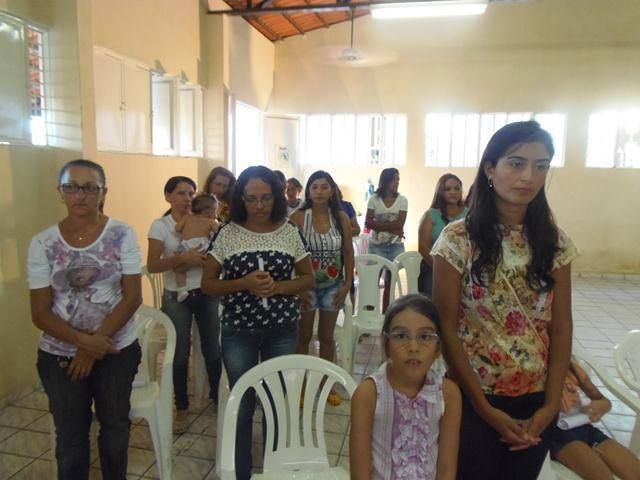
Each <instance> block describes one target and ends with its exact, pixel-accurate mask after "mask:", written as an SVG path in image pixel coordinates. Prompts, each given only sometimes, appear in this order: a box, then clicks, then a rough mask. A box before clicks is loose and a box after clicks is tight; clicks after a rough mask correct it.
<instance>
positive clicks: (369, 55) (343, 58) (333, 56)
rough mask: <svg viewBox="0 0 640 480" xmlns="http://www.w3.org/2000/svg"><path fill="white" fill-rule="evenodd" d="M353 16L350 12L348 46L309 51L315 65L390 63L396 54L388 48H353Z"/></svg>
mask: <svg viewBox="0 0 640 480" xmlns="http://www.w3.org/2000/svg"><path fill="white" fill-rule="evenodd" d="M354 20H355V16H354V15H353V10H352V11H351V28H350V41H349V46H348V47H345V46H344V45H322V46H320V47H315V48H313V49H311V50H310V51H309V57H310V58H311V59H312V60H313V61H314V62H316V63H319V64H321V65H327V66H332V67H351V68H358V67H378V66H381V65H386V64H388V63H391V62H393V61H395V60H397V58H398V54H397V53H396V52H395V51H393V50H391V49H390V48H384V47H373V46H360V47H358V48H356V47H354V44H353V39H354V31H355V25H354Z"/></svg>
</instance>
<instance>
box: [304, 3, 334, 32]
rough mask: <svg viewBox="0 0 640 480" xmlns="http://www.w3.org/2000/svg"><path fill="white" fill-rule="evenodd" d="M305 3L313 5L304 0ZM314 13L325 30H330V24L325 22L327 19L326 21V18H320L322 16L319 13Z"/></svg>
mask: <svg viewBox="0 0 640 480" xmlns="http://www.w3.org/2000/svg"><path fill="white" fill-rule="evenodd" d="M304 3H305V4H306V5H311V4H310V3H309V0H304ZM312 13H313V14H314V15H315V16H316V18H317V19H318V20H319V21H320V23H321V24H322V25H323V26H324V28H329V24H328V23H327V22H326V21H325V19H324V18H322V17H321V16H320V14H319V13H318V12H312Z"/></svg>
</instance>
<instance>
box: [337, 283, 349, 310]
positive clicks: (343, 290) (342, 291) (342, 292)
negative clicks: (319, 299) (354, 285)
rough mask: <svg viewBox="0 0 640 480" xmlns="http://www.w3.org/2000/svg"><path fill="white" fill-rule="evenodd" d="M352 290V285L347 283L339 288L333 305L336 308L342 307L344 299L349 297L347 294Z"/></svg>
mask: <svg viewBox="0 0 640 480" xmlns="http://www.w3.org/2000/svg"><path fill="white" fill-rule="evenodd" d="M350 291H351V285H347V284H346V283H345V284H344V285H343V286H342V287H340V288H339V289H338V291H337V292H336V295H335V297H334V298H333V305H334V306H335V307H336V308H342V306H343V305H344V299H345V298H347V295H348V294H349V292H350Z"/></svg>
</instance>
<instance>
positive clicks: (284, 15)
mask: <svg viewBox="0 0 640 480" xmlns="http://www.w3.org/2000/svg"><path fill="white" fill-rule="evenodd" d="M282 16H283V17H284V18H285V19H286V20H287V22H289V23H290V24H291V26H293V28H295V29H296V30H297V31H298V33H299V34H300V35H304V30H303V29H302V28H300V25H298V24H297V23H296V21H295V20H294V19H293V18H291V15H289V14H288V13H284V12H283V13H282Z"/></svg>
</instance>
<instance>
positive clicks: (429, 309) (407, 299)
mask: <svg viewBox="0 0 640 480" xmlns="http://www.w3.org/2000/svg"><path fill="white" fill-rule="evenodd" d="M405 310H413V311H414V312H416V313H419V314H420V315H424V316H425V317H427V318H428V319H429V320H431V321H432V322H433V324H434V325H435V327H436V333H437V334H438V335H439V334H440V331H441V328H442V323H441V321H440V314H439V313H438V309H437V308H436V305H435V304H434V303H433V302H432V301H431V300H430V299H429V298H428V297H426V296H425V295H422V294H421V293H410V294H408V295H404V296H402V297H400V298H398V299H396V300H395V301H394V302H393V303H391V305H389V307H388V308H387V311H386V313H385V314H384V323H383V324H382V337H383V339H382V342H383V346H384V351H385V354H387V352H388V348H389V343H388V339H387V336H386V335H385V334H389V333H391V322H393V319H394V318H395V317H396V315H398V314H400V313H402V312H404V311H405Z"/></svg>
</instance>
